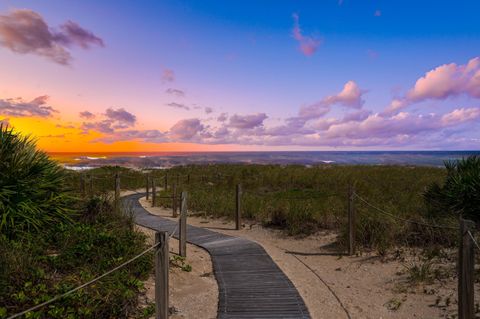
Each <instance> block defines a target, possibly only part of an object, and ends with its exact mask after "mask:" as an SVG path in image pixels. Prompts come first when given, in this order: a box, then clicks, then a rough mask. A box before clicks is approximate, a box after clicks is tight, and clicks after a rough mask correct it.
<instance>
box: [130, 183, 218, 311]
mask: <svg viewBox="0 0 480 319" xmlns="http://www.w3.org/2000/svg"><path fill="white" fill-rule="evenodd" d="M133 193H134V192H122V196H125V195H130V194H133ZM135 227H136V228H137V229H138V230H139V231H142V232H143V233H145V234H146V235H147V242H148V243H149V244H151V245H153V243H154V240H155V231H153V230H151V229H149V228H145V227H141V226H138V225H136V226H135ZM169 248H170V251H173V252H176V253H178V240H176V239H175V238H173V237H172V238H171V239H170V240H169ZM186 263H187V264H189V265H191V266H192V271H191V272H186V271H183V270H181V269H180V268H178V267H172V266H170V273H169V298H170V300H169V303H170V305H169V306H170V308H172V307H174V308H175V309H176V310H177V311H178V312H177V313H175V314H172V315H171V316H170V318H172V319H180V318H185V319H191V318H198V319H213V318H216V317H217V308H218V286H217V281H216V280H215V276H214V275H213V268H212V260H211V258H210V255H209V254H208V252H207V251H205V250H204V249H202V248H200V247H197V246H195V245H190V244H187V258H186ZM144 285H145V292H144V294H143V296H141V298H140V308H144V307H146V306H147V305H148V304H149V303H153V304H154V303H155V275H154V274H151V275H150V276H149V278H148V279H147V281H146V282H145V283H144ZM150 318H152V319H153V318H155V317H154V316H152V317H150Z"/></svg>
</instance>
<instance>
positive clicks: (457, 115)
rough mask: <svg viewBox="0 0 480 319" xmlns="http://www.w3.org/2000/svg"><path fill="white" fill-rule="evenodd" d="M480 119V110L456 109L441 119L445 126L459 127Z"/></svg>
mask: <svg viewBox="0 0 480 319" xmlns="http://www.w3.org/2000/svg"><path fill="white" fill-rule="evenodd" d="M478 118H480V108H473V107H471V108H461V109H455V110H453V111H451V112H450V113H447V114H445V115H443V116H442V117H441V123H442V124H443V125H447V126H448V125H457V124H460V123H465V122H469V121H475V120H476V119H478Z"/></svg>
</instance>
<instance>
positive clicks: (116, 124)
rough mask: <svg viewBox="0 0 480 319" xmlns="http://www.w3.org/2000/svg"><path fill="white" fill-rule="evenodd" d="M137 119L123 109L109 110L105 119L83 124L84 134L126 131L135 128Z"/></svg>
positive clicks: (104, 115) (104, 116)
mask: <svg viewBox="0 0 480 319" xmlns="http://www.w3.org/2000/svg"><path fill="white" fill-rule="evenodd" d="M136 122H137V117H136V116H135V115H134V114H132V113H130V112H128V111H126V110H125V109H123V108H119V109H116V110H115V109H113V108H108V109H107V110H106V111H105V114H103V119H102V120H100V121H96V122H83V123H82V125H81V129H82V130H83V133H84V134H86V133H87V132H89V131H91V130H93V131H97V132H101V133H113V132H115V131H116V130H121V129H126V128H130V127H133V126H135V124H136Z"/></svg>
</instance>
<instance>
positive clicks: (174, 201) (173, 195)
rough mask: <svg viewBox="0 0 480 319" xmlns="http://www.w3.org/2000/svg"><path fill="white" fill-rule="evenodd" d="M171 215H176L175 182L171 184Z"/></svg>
mask: <svg viewBox="0 0 480 319" xmlns="http://www.w3.org/2000/svg"><path fill="white" fill-rule="evenodd" d="M172 217H177V184H173V185H172Z"/></svg>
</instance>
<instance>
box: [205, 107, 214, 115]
mask: <svg viewBox="0 0 480 319" xmlns="http://www.w3.org/2000/svg"><path fill="white" fill-rule="evenodd" d="M212 112H213V109H212V108H211V107H209V106H207V107H206V108H205V113H207V114H210V113H212Z"/></svg>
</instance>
